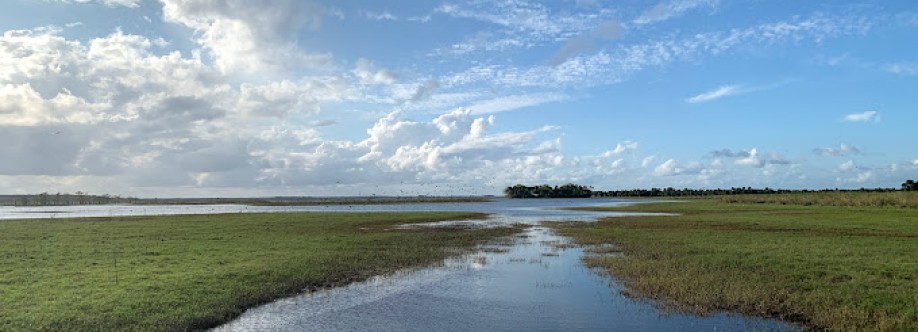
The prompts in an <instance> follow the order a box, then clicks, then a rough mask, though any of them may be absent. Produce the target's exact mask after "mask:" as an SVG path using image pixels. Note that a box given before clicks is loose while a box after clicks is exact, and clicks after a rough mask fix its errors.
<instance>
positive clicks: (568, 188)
mask: <svg viewBox="0 0 918 332" xmlns="http://www.w3.org/2000/svg"><path fill="white" fill-rule="evenodd" d="M900 190H901V191H918V182H915V181H914V180H906V181H905V182H904V183H902V186H901V187H900V188H860V189H838V188H834V189H829V188H826V189H817V190H809V189H802V190H791V189H772V188H768V187H765V188H752V187H733V188H729V189H690V188H682V189H676V188H672V187H669V188H650V189H630V190H593V188H592V187H589V186H583V185H577V184H573V183H568V184H565V185H562V186H554V187H552V186H550V185H547V184H543V185H538V186H526V185H522V184H517V185H515V186H512V187H507V188H506V189H504V195H506V196H507V197H510V198H587V197H679V196H719V195H768V194H789V193H808V192H892V191H900Z"/></svg>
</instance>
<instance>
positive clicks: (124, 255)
mask: <svg viewBox="0 0 918 332" xmlns="http://www.w3.org/2000/svg"><path fill="white" fill-rule="evenodd" d="M476 216H477V217H480V215H472V214H468V213H464V214H460V213H295V214H283V213H272V214H232V215H194V216H161V217H119V218H116V219H110V218H99V219H55V220H24V221H0V330H2V331H18V330H46V331H61V330H67V331H79V330H94V331H100V330H104V331H108V330H136V331H140V330H142V331H179V330H193V329H203V328H208V327H212V326H215V325H217V324H220V323H222V322H225V321H227V320H229V319H231V318H233V317H235V316H238V315H239V314H240V313H241V312H242V311H243V310H244V309H245V308H247V307H251V306H254V305H257V304H261V303H265V302H268V301H271V300H274V299H277V298H279V297H283V296H288V295H294V294H297V293H300V292H303V291H307V290H316V289H322V288H326V287H335V286H339V285H344V284H348V283H351V282H354V281H359V280H364V279H367V278H369V277H371V276H374V275H379V274H385V273H389V272H394V271H395V270H398V269H403V268H408V267H417V266H423V265H427V264H431V263H434V262H438V261H440V260H442V259H444V258H445V257H447V256H449V255H452V254H455V253H458V252H462V251H464V250H465V251H467V250H470V249H473V248H475V247H476V246H477V245H480V244H482V243H483V242H484V240H486V239H490V238H494V237H498V236H509V235H511V234H513V233H515V232H516V231H517V230H516V229H507V228H503V229H472V230H469V229H452V228H447V229H440V228H422V229H396V230H388V229H392V228H393V227H394V226H396V225H398V224H403V223H421V222H430V221H439V220H447V219H449V220H454V219H460V218H468V217H476Z"/></svg>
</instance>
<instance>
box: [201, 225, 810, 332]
mask: <svg viewBox="0 0 918 332" xmlns="http://www.w3.org/2000/svg"><path fill="white" fill-rule="evenodd" d="M566 244H567V239H566V238H563V237H559V236H555V235H553V234H552V233H551V231H550V230H549V229H547V228H544V227H538V226H535V227H531V228H529V229H527V230H526V231H525V233H523V234H520V235H518V236H516V237H514V238H512V239H507V240H505V241H502V242H500V243H495V244H492V245H489V246H485V247H482V248H480V250H479V251H478V252H477V253H474V254H471V255H466V256H463V257H461V258H457V259H451V260H447V261H446V262H444V263H443V265H442V266H435V267H429V268H425V269H420V270H414V271H403V272H401V273H398V274H395V275H391V276H381V277H376V278H373V279H371V280H369V281H366V282H361V283H356V284H352V285H350V286H347V287H342V288H335V289H328V290H322V291H318V292H313V293H309V294H304V295H301V296H297V297H293V298H288V299H283V300H279V301H276V302H274V303H270V304H267V305H264V306H261V307H257V308H253V309H250V310H248V311H247V312H246V313H244V314H243V315H242V316H241V317H239V318H238V319H236V320H234V321H232V322H230V323H228V324H226V325H224V326H221V327H219V328H216V329H215V331H268V330H270V331H367V330H375V331H475V330H480V331H489V330H490V331H505V330H517V331H526V330H552V331H558V330H590V331H596V330H625V331H634V330H645V331H655V330H656V331H659V330H667V331H676V330H683V331H714V330H757V331H789V330H796V329H797V328H796V327H795V326H794V325H790V324H787V323H783V322H779V321H775V320H766V319H760V318H749V317H745V316H742V315H730V314H715V315H711V316H706V317H700V316H696V315H688V314H680V313H666V312H662V311H661V310H659V308H657V307H655V306H654V304H653V303H651V302H649V301H643V300H635V299H632V298H628V297H625V296H623V295H621V293H620V290H621V289H620V286H619V285H618V284H617V283H616V282H614V281H613V280H610V279H608V278H607V277H604V276H602V275H600V274H598V273H596V271H592V270H590V269H588V268H586V267H585V266H583V264H582V263H581V261H580V259H581V257H582V255H583V254H584V252H583V250H582V248H578V247H572V246H569V245H566Z"/></svg>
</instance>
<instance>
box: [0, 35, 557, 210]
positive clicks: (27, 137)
mask: <svg viewBox="0 0 918 332" xmlns="http://www.w3.org/2000/svg"><path fill="white" fill-rule="evenodd" d="M57 33H58V32H57V31H55V30H53V29H39V30H21V31H9V32H6V33H4V34H3V36H2V38H0V64H3V66H0V96H2V97H0V140H2V141H3V142H5V144H3V145H2V146H0V159H2V160H4V162H3V163H0V178H5V179H8V178H9V177H10V176H13V177H29V178H30V179H36V178H38V177H50V178H53V179H58V180H60V181H64V179H67V183H68V184H60V185H57V188H61V189H65V188H72V189H70V190H71V191H72V190H83V189H85V188H79V187H76V189H73V188H74V187H75V186H81V185H89V184H93V183H96V184H94V185H98V183H109V184H112V183H115V184H117V185H118V186H119V187H120V188H124V187H133V188H144V187H155V188H164V187H166V188H168V187H172V188H185V189H188V188H290V187H297V186H322V185H336V186H338V185H340V186H350V185H357V184H368V183H369V184H381V185H385V184H389V185H391V184H392V183H400V182H406V183H409V184H411V183H414V184H419V183H422V182H426V183H431V182H467V181H473V182H475V183H477V184H476V185H480V183H482V180H483V179H485V178H488V179H489V180H487V181H491V183H494V184H496V183H499V184H500V185H503V184H504V183H505V182H515V181H526V180H528V181H534V180H535V179H540V180H544V179H551V178H556V175H555V172H556V170H557V169H563V166H565V164H564V157H563V155H562V154H561V153H560V151H559V148H558V146H559V145H560V141H559V140H558V139H557V138H555V137H549V138H546V137H545V136H549V135H551V132H553V131H555V130H557V128H556V127H552V126H545V127H541V128H535V129H533V130H530V131H519V132H494V131H493V129H492V128H493V125H494V123H495V121H496V119H495V117H493V116H484V117H482V116H476V115H474V114H473V113H472V112H471V111H470V110H467V109H459V110H456V111H452V112H447V113H445V114H443V115H440V116H438V117H435V118H434V119H432V120H429V121H416V120H411V119H409V118H407V116H405V115H404V114H403V113H401V112H392V113H389V114H387V115H385V116H382V117H381V118H379V119H378V120H377V121H376V123H375V124H374V125H373V126H372V127H370V128H369V129H368V131H367V136H366V138H365V139H362V140H356V141H349V140H344V141H334V140H328V139H324V138H323V137H321V135H320V134H319V132H318V131H317V129H316V127H319V126H327V125H332V124H334V123H335V122H334V121H330V120H320V119H319V118H318V114H320V108H321V107H322V106H323V105H325V104H328V103H335V102H345V101H349V100H353V99H354V98H356V96H358V95H359V93H357V92H356V91H357V90H358V89H359V86H361V85H362V84H364V83H374V82H375V83H385V82H384V81H386V80H387V79H386V78H385V77H377V76H378V74H379V73H380V72H381V71H382V70H381V69H376V68H375V67H373V66H371V65H372V64H370V63H361V64H360V65H358V66H357V67H356V68H355V70H356V71H357V73H343V74H342V75H328V76H308V77H303V78H300V79H297V80H275V81H268V82H263V83H242V84H231V83H230V82H232V79H231V78H229V77H228V76H226V75H224V74H223V73H222V71H221V70H220V69H219V68H218V67H215V66H212V65H209V64H208V63H207V62H206V61H205V60H202V58H201V57H200V55H197V54H191V55H190V57H185V56H183V55H182V54H181V53H179V52H171V53H167V54H163V55H158V54H155V53H154V52H152V51H151V50H150V48H151V47H153V45H154V44H155V42H154V41H151V40H149V39H148V38H146V37H141V36H136V35H130V34H125V33H124V32H121V31H116V32H114V33H112V34H111V35H109V36H105V37H100V38H96V39H92V40H89V41H87V42H80V41H75V40H68V39H66V38H64V37H62V36H60V35H58V34H57ZM364 74H366V75H364ZM370 74H372V75H370ZM382 76H386V75H385V74H382ZM421 87H422V88H423V85H422V86H421ZM428 88H430V86H428ZM292 115H296V116H297V117H298V118H299V119H302V121H303V122H301V123H302V125H297V124H294V123H289V122H288V121H285V120H284V119H287V118H289V117H291V116H292ZM495 178H497V180H495ZM55 181H57V180H55ZM17 183H18V182H17ZM46 183H50V182H48V181H36V182H35V183H34V184H32V185H29V186H28V188H40V187H38V186H41V184H46ZM418 188H419V189H418V190H423V189H424V188H423V187H418ZM437 190H439V189H437ZM454 191H455V190H454ZM425 192H438V191H436V190H427V191H425ZM439 192H440V193H444V194H445V193H449V192H450V191H449V190H446V189H444V190H442V191H439ZM198 193H201V192H200V191H199V192H198ZM352 194H356V193H353V192H352Z"/></svg>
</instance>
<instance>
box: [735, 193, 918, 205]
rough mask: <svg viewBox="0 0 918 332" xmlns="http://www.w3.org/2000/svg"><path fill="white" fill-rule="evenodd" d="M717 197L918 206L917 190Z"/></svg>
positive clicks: (740, 200)
mask: <svg viewBox="0 0 918 332" xmlns="http://www.w3.org/2000/svg"><path fill="white" fill-rule="evenodd" d="M717 199H718V200H720V201H722V202H725V203H759V204H782V205H820V206H849V207H854V206H863V207H867V206H877V207H881V206H882V207H898V208H918V191H894V192H814V193H788V194H767V195H728V196H719V197H717Z"/></svg>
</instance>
